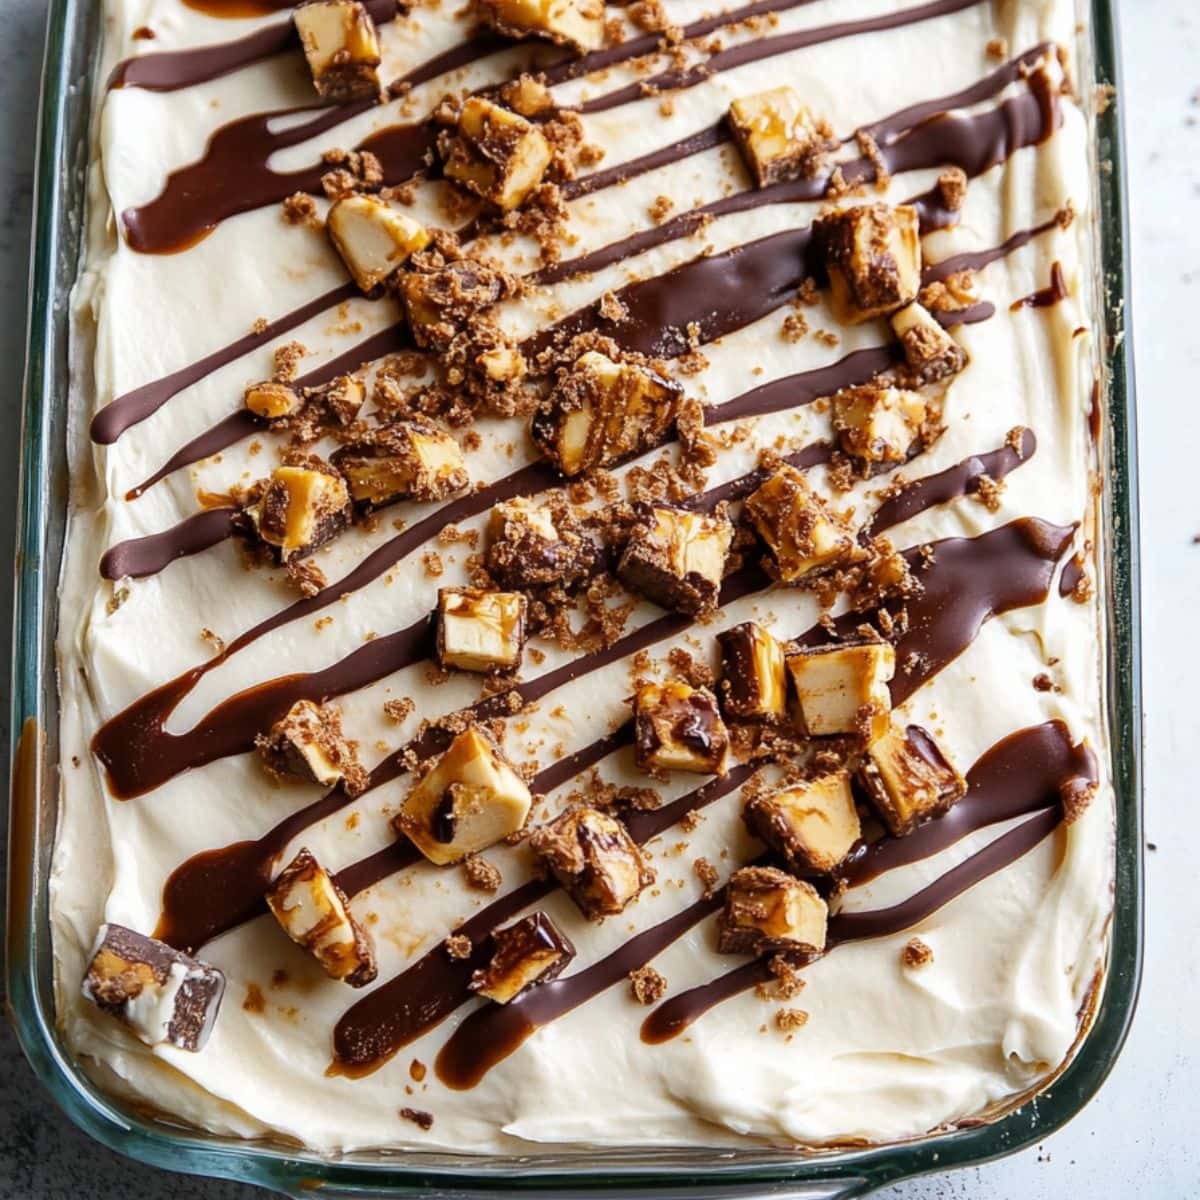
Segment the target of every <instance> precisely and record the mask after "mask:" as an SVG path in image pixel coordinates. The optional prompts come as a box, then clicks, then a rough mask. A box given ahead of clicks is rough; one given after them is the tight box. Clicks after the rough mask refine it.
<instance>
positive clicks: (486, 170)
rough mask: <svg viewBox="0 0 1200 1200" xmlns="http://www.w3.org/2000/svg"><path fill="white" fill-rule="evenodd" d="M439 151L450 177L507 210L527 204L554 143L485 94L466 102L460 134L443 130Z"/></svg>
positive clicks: (462, 113) (459, 124) (535, 127)
mask: <svg viewBox="0 0 1200 1200" xmlns="http://www.w3.org/2000/svg"><path fill="white" fill-rule="evenodd" d="M438 150H439V152H440V153H441V156H442V160H443V170H444V172H445V175H446V177H447V178H448V179H453V180H454V181H455V182H456V183H460V184H462V185H463V187H465V188H467V189H469V190H470V191H472V192H474V193H475V194H476V195H478V196H482V197H483V198H484V199H485V200H488V201H490V202H491V203H492V204H494V205H495V206H496V207H497V208H499V209H501V210H503V211H504V212H508V211H510V210H511V209H514V208H518V207H519V206H520V205H521V204H523V203H524V202H525V200H526V198H527V197H528V196H529V194H530V193H531V192H532V191H533V189H534V188H536V187H537V186H538V184H540V183H541V182H542V176H543V175H544V174H545V173H546V168H547V167H548V166H549V165H550V159H551V157H552V152H551V149H550V143H549V142H548V141H547V140H546V137H545V135H544V134H543V133H542V131H541V130H540V129H538V127H537V126H536V125H532V124H530V123H529V122H528V121H527V120H526V119H525V118H524V117H522V116H519V115H518V114H517V113H515V112H509V110H508V109H506V108H501V107H500V105H498V104H493V103H492V101H490V100H485V99H483V97H482V96H472V97H471V98H470V99H469V100H467V101H466V102H465V103H464V104H463V106H462V111H461V112H460V113H459V117H458V126H457V131H456V132H455V133H451V132H449V131H448V130H447V131H444V132H443V133H442V134H441V136H440V137H439V138H438Z"/></svg>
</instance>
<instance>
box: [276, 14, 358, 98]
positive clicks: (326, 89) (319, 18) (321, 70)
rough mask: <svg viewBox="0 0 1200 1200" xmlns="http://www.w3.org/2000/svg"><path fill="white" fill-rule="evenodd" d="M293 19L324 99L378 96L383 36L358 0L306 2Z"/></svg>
mask: <svg viewBox="0 0 1200 1200" xmlns="http://www.w3.org/2000/svg"><path fill="white" fill-rule="evenodd" d="M292 19H293V20H294V21H295V22H296V31H297V33H299V35H300V44H301V45H302V46H303V47H304V57H305V58H306V59H307V60H308V69H309V70H310V71H311V72H312V80H313V85H314V86H315V87H316V89H317V93H318V94H319V95H320V96H322V97H324V98H325V99H326V100H357V99H363V100H365V99H370V98H372V97H374V96H378V95H379V62H380V58H379V36H378V34H377V33H376V31H375V22H374V21H373V20H372V19H371V14H370V13H369V12H368V11H367V9H366V6H365V5H363V4H361V3H359V0H307V3H304V4H300V5H298V6H297V8H296V11H295V13H294V14H293V16H292Z"/></svg>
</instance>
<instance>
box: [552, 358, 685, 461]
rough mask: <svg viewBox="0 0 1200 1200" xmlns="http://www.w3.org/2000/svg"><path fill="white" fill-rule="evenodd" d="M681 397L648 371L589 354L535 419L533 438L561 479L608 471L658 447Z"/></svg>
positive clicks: (676, 387)
mask: <svg viewBox="0 0 1200 1200" xmlns="http://www.w3.org/2000/svg"><path fill="white" fill-rule="evenodd" d="M682 395H683V393H682V390H681V389H680V387H679V385H678V384H676V383H674V382H673V381H670V380H667V379H665V378H663V376H661V375H659V374H658V373H657V372H655V371H652V370H650V368H649V367H645V366H642V365H640V364H638V363H627V362H622V363H618V362H614V361H613V360H612V359H611V358H608V357H607V356H606V355H604V354H601V353H600V352H599V351H598V350H589V351H588V352H587V353H586V354H581V355H580V356H579V358H577V359H576V360H575V362H574V364H573V365H572V367H571V368H570V370H569V371H567V372H566V373H565V374H564V375H563V377H562V378H560V380H559V382H558V383H557V384H556V386H555V388H554V390H553V391H552V392H551V393H550V396H549V397H548V399H547V401H546V403H545V404H544V405H543V406H542V407H541V408H539V409H538V411H537V413H536V414H535V415H534V418H533V428H532V432H533V437H534V440H535V441H536V442H537V444H538V445H539V446H540V447H541V448H542V450H543V451H544V452H545V454H546V456H547V457H548V458H549V459H550V460H551V461H552V462H553V463H554V465H555V466H556V467H557V468H558V469H559V470H560V471H561V472H562V473H563V474H564V475H579V474H581V473H582V472H584V471H588V470H591V469H592V468H593V467H610V466H613V465H614V464H615V463H618V462H620V461H621V460H622V459H625V458H628V457H629V456H630V455H632V454H640V453H642V452H643V451H645V450H650V449H652V448H653V447H654V446H657V445H658V444H659V443H660V442H662V440H663V439H664V438H665V437H666V436H667V434H668V433H669V432H670V430H671V428H672V426H673V425H674V424H675V418H676V416H677V415H678V411H679V401H680V399H681V397H682Z"/></svg>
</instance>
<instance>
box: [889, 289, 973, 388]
mask: <svg viewBox="0 0 1200 1200" xmlns="http://www.w3.org/2000/svg"><path fill="white" fill-rule="evenodd" d="M892 328H893V329H894V330H895V331H896V336H897V337H898V338H899V339H900V344H901V345H902V346H903V347H904V360H905V362H907V363H908V367H909V370H910V371H911V372H912V375H913V381H914V382H915V383H917V384H925V383H936V382H937V381H938V380H941V379H948V378H950V376H951V375H957V374H958V373H959V371H961V370H962V369H963V367H965V366H966V365H967V356H966V354H965V353H964V352H963V349H962V347H961V346H960V345H959V344H958V343H957V342H956V341H955V340H954V339H953V338H952V337H951V336H950V335H949V334H948V333H947V332H946V331H945V330H944V329H943V328H942V326H941V324H940V323H939V322H938V321H937V320H936V319H935V318H934V316H933V315H932V314H931V313H930V312H929V311H928V309H925V308H923V307H922V306H921V305H920V304H917V303H915V302H914V303H912V304H907V305H905V306H904V308H902V309H900V311H899V312H897V313H893V314H892Z"/></svg>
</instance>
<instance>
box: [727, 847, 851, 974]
mask: <svg viewBox="0 0 1200 1200" xmlns="http://www.w3.org/2000/svg"><path fill="white" fill-rule="evenodd" d="M828 919H829V910H828V909H827V908H826V906H825V901H824V900H822V899H821V897H820V896H819V895H817V891H816V889H815V888H814V887H813V886H812V885H811V884H809V883H805V882H804V880H802V879H796V878H794V877H793V876H791V875H789V874H788V873H787V872H786V871H780V870H779V869H778V868H776V867H742V869H741V870H740V871H735V872H734V873H733V875H732V876H731V877H730V879H729V883H728V884H727V886H726V888H725V908H724V909H723V910H722V913H721V925H720V939H719V941H718V947H719V949H720V951H721V953H722V954H768V953H776V952H779V951H787V950H794V951H798V952H800V953H806V954H819V953H820V952H821V951H822V950H824V949H825V927H826V924H827V923H828Z"/></svg>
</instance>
